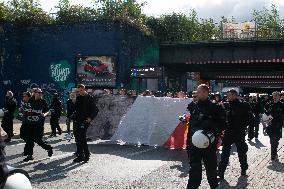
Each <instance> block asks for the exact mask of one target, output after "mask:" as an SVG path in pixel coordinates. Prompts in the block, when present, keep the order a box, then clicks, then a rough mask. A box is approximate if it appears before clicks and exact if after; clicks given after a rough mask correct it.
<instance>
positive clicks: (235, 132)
mask: <svg viewBox="0 0 284 189" xmlns="http://www.w3.org/2000/svg"><path fill="white" fill-rule="evenodd" d="M227 97H228V101H229V103H228V105H227V106H226V107H227V108H226V125H227V128H226V130H225V133H224V138H223V149H222V154H221V161H220V163H219V167H218V174H219V177H220V178H221V179H224V173H225V170H226V168H227V165H228V163H229V157H230V151H231V145H232V144H233V143H235V145H236V147H237V152H238V156H239V162H240V164H241V175H246V170H247V169H248V163H247V151H248V146H247V144H246V142H245V136H246V129H247V126H248V125H249V124H253V123H254V122H253V120H254V116H253V113H252V110H251V107H250V105H249V104H248V103H247V102H241V101H240V100H239V99H238V92H237V91H236V90H234V89H230V90H229V91H228V93H227Z"/></svg>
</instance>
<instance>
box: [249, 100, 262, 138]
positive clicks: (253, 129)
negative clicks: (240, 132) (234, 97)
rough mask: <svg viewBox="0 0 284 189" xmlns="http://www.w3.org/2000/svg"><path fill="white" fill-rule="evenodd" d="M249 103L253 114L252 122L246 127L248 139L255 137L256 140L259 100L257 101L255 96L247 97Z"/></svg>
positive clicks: (260, 108)
mask: <svg viewBox="0 0 284 189" xmlns="http://www.w3.org/2000/svg"><path fill="white" fill-rule="evenodd" d="M249 104H250V106H251V108H252V112H253V114H254V124H251V125H249V128H248V141H251V140H252V139H253V138H255V139H256V140H257V139H258V131H259V124H260V114H261V113H262V107H261V104H260V102H258V99H257V96H251V97H250V99H249Z"/></svg>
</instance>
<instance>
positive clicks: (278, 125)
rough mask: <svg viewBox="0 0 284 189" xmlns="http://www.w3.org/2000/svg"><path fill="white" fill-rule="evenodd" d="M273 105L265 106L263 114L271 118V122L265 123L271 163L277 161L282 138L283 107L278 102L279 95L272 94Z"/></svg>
mask: <svg viewBox="0 0 284 189" xmlns="http://www.w3.org/2000/svg"><path fill="white" fill-rule="evenodd" d="M272 98H273V103H270V104H267V105H266V107H265V114H267V115H271V116H272V118H273V119H272V121H270V122H268V123H267V126H266V132H267V134H268V136H269V138H270V144H271V161H277V160H278V155H277V148H278V145H279V140H280V138H281V137H282V125H283V120H284V105H283V103H282V102H281V101H280V93H279V92H277V91H276V92H273V93H272Z"/></svg>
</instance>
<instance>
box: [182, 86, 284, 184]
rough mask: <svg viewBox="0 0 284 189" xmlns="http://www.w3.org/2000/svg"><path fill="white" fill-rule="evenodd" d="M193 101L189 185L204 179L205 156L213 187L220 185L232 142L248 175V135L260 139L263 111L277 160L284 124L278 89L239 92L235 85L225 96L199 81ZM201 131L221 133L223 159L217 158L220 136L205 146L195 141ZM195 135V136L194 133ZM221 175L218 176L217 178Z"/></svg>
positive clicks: (283, 96)
mask: <svg viewBox="0 0 284 189" xmlns="http://www.w3.org/2000/svg"><path fill="white" fill-rule="evenodd" d="M192 97H193V101H192V102H191V103H190V104H189V105H188V111H189V112H190V120H189V128H188V139H187V146H188V148H187V150H188V156H189V163H190V170H189V180H188V185H187V188H188V189H196V188H198V187H199V186H200V184H201V180H202V160H203V162H204V166H205V169H206V174H207V180H208V182H209V185H210V188H212V189H214V188H217V186H218V183H219V181H222V180H223V179H224V174H225V171H226V168H227V166H228V164H229V157H230V151H231V146H232V144H235V145H236V148H237V153H238V157H239V162H240V167H241V175H242V176H245V175H246V171H247V169H248V166H249V165H248V161H247V151H248V145H247V143H246V140H245V138H246V135H247V134H248V139H247V140H248V141H251V140H252V139H253V138H255V140H258V135H259V124H260V121H261V117H262V115H263V114H264V115H269V116H270V117H271V119H268V120H265V122H263V126H264V129H265V132H266V133H267V135H268V136H269V138H270V144H271V162H276V161H278V155H277V148H278V145H279V140H280V138H281V137H282V127H283V125H284V103H283V100H284V94H283V93H280V92H278V91H275V92H273V93H272V98H270V97H269V96H268V95H264V96H261V97H260V96H259V95H258V94H253V95H244V96H240V95H239V94H238V92H237V91H236V90H235V89H230V90H229V91H228V92H227V94H226V96H225V97H224V98H221V96H220V94H218V93H217V94H211V95H210V94H209V88H208V86H206V85H200V86H198V88H197V91H194V92H193V94H192ZM198 131H202V133H203V135H205V136H206V137H207V138H208V139H209V138H210V136H212V135H213V136H215V138H218V136H219V137H220V136H221V135H222V146H223V147H222V153H221V160H220V162H217V155H216V145H217V140H212V141H211V140H210V139H209V142H210V144H209V145H208V146H207V147H206V148H200V147H197V146H195V145H194V141H193V139H194V135H195V133H200V132H198ZM195 138H196V137H195ZM218 177H219V180H218Z"/></svg>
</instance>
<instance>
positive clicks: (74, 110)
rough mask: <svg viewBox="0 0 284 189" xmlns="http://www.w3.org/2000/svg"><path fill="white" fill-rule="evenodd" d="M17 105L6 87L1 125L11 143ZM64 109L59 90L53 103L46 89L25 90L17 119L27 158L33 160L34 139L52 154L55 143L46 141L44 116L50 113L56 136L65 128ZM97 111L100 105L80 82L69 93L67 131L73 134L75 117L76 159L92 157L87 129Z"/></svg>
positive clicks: (52, 128) (86, 160)
mask: <svg viewBox="0 0 284 189" xmlns="http://www.w3.org/2000/svg"><path fill="white" fill-rule="evenodd" d="M16 107H17V102H16V100H15V98H14V97H13V93H12V92H11V91H7V93H6V99H5V103H4V107H3V110H4V116H3V118H2V123H1V127H2V128H3V130H4V131H5V132H6V134H7V138H6V139H5V140H4V142H6V143H9V142H10V141H11V139H12V137H13V136H14V134H13V119H14V114H15V111H16ZM62 110H63V104H62V102H61V101H60V99H59V96H58V94H57V93H54V94H53V99H52V102H51V104H50V105H48V104H47V102H46V101H45V100H44V99H43V91H42V90H41V89H40V88H34V89H32V90H31V91H27V92H24V93H23V96H22V101H21V103H20V105H19V116H18V117H17V119H20V120H21V121H22V125H21V128H20V137H21V139H23V140H24V141H25V147H24V152H23V155H24V156H25V158H24V159H23V161H24V162H28V161H31V160H33V148H34V144H35V143H36V144H38V145H39V146H40V147H42V148H43V149H45V150H46V151H47V155H48V156H49V157H51V156H52V154H53V148H52V146H51V145H49V144H47V142H46V141H43V135H44V123H45V118H46V117H47V116H48V115H50V126H51V135H50V137H55V136H56V134H57V133H58V134H59V135H61V134H62V129H61V128H60V126H59V119H60V116H61V114H62ZM97 113H98V108H97V107H96V104H95V100H94V99H93V96H92V95H89V94H88V93H87V91H86V89H85V86H84V85H78V86H77V88H76V91H75V92H71V93H70V99H69V100H68V101H67V134H68V135H70V134H71V131H70V130H71V129H70V122H71V121H73V134H74V137H75V142H76V146H77V151H76V152H75V155H76V158H75V159H74V162H81V161H85V162H88V160H89V157H90V153H89V150H88V146H87V140H86V131H87V128H88V126H89V124H90V122H91V121H92V119H94V117H95V116H96V115H97Z"/></svg>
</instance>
